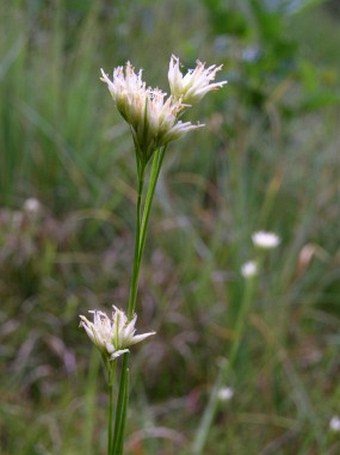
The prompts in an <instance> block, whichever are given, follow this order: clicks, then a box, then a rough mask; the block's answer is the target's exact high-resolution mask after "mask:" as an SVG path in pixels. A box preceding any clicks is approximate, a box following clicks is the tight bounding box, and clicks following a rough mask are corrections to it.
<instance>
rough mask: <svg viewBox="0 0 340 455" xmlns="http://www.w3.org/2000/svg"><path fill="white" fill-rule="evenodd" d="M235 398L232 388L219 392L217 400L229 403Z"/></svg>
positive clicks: (222, 389)
mask: <svg viewBox="0 0 340 455" xmlns="http://www.w3.org/2000/svg"><path fill="white" fill-rule="evenodd" d="M233 396H234V389H232V388H231V387H222V388H221V389H220V390H219V391H218V392H217V398H218V399H219V400H220V401H229V400H231V399H232V397H233Z"/></svg>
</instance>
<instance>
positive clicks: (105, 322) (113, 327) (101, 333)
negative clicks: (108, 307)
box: [79, 306, 156, 360]
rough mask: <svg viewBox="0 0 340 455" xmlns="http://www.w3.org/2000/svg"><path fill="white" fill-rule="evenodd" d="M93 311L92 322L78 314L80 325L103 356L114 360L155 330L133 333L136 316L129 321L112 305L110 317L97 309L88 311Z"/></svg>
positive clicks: (153, 333) (134, 331)
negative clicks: (138, 333)
mask: <svg viewBox="0 0 340 455" xmlns="http://www.w3.org/2000/svg"><path fill="white" fill-rule="evenodd" d="M89 313H93V322H91V321H89V320H88V319H87V318H86V317H85V316H82V315H80V316H79V317H80V319H81V322H80V326H81V327H84V329H85V331H86V333H87V335H88V336H89V338H90V339H91V341H93V343H94V344H95V345H96V346H97V348H98V349H99V350H100V352H101V353H102V355H103V356H104V357H109V360H114V359H116V358H117V357H119V356H120V355H122V354H124V353H126V352H128V351H129V349H128V347H129V346H132V345H134V344H136V343H139V342H140V341H143V340H145V338H148V337H149V336H151V335H155V333H156V332H148V333H143V334H141V335H135V333H136V328H135V324H136V321H137V316H136V315H135V316H134V317H133V318H132V319H131V320H130V321H129V320H128V318H127V317H126V315H125V313H124V312H123V311H121V310H119V309H118V308H117V307H115V306H113V312H112V318H111V319H110V318H109V317H108V316H107V314H106V313H103V312H102V311H99V310H93V311H89Z"/></svg>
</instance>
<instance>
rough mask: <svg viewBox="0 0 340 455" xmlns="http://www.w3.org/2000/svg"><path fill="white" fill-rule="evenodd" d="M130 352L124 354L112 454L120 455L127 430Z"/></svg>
mask: <svg viewBox="0 0 340 455" xmlns="http://www.w3.org/2000/svg"><path fill="white" fill-rule="evenodd" d="M128 361H129V353H126V354H124V355H123V364H122V372H121V376H120V382H119V392H118V398H117V404H116V419H115V426H114V435H113V442H112V446H111V452H109V454H110V455H119V453H120V452H119V451H118V450H119V447H120V446H122V449H123V439H124V430H125V421H126V412H127V405H128V396H129V381H128V379H129V377H128V376H129V375H128V373H129V368H128Z"/></svg>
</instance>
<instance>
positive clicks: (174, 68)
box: [168, 55, 227, 104]
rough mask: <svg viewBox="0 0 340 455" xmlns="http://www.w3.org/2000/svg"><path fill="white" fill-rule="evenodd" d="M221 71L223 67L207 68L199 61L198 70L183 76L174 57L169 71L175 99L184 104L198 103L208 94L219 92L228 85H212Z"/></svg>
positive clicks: (218, 83)
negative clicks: (214, 91)
mask: <svg viewBox="0 0 340 455" xmlns="http://www.w3.org/2000/svg"><path fill="white" fill-rule="evenodd" d="M221 69H222V65H220V66H216V65H211V66H209V67H208V68H205V63H202V62H200V61H199V60H197V62H196V68H195V69H190V70H189V71H188V72H187V73H186V74H185V75H184V76H183V74H182V72H181V70H180V62H179V59H178V57H176V56H175V55H172V56H171V59H170V64H169V71H168V80H169V85H170V90H171V94H172V95H173V96H174V97H175V98H177V99H181V100H182V102H183V103H189V104H193V103H196V102H197V101H200V100H201V99H202V98H203V97H204V96H205V95H206V94H207V93H208V92H211V91H212V90H218V89H219V88H221V87H223V85H225V84H226V83H227V81H222V82H214V83H212V81H213V80H215V77H216V73H217V72H218V71H220V70H221Z"/></svg>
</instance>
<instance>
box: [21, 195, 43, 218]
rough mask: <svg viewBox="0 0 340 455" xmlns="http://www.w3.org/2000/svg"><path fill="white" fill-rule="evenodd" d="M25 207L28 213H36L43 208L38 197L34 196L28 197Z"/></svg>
mask: <svg viewBox="0 0 340 455" xmlns="http://www.w3.org/2000/svg"><path fill="white" fill-rule="evenodd" d="M23 208H24V211H25V212H26V213H29V214H31V215H36V214H37V213H38V212H39V211H40V209H41V204H40V202H39V201H38V199H36V198H34V197H30V198H28V199H26V201H25V203H24V207H23Z"/></svg>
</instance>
